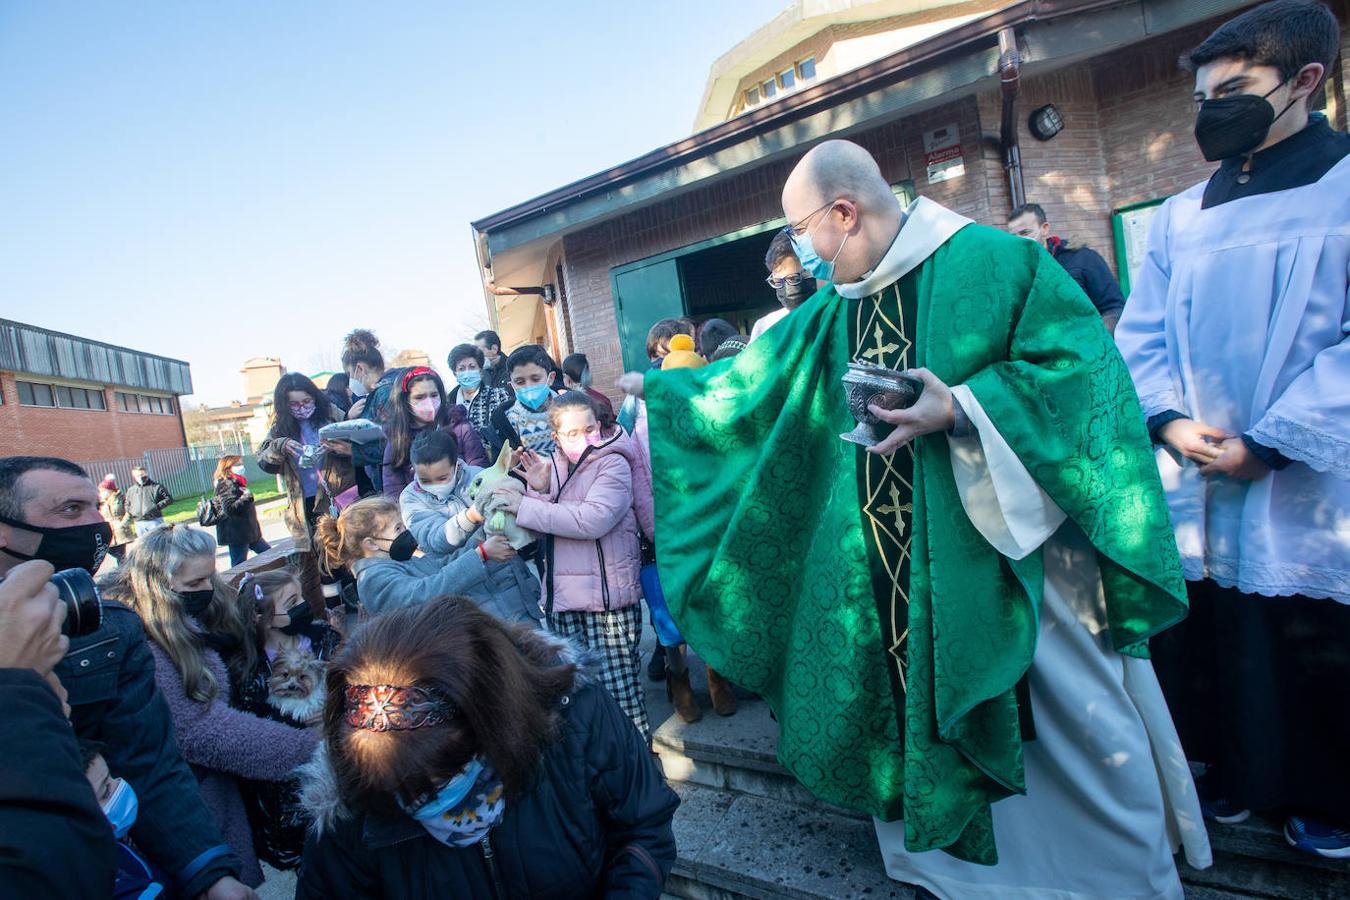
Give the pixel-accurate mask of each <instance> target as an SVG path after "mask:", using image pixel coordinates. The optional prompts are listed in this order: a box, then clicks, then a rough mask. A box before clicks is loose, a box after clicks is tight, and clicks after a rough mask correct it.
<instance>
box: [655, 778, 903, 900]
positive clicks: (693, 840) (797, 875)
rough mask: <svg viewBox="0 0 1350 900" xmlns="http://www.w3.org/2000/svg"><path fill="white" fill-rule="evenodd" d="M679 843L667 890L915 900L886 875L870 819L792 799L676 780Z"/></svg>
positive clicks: (717, 898)
mask: <svg viewBox="0 0 1350 900" xmlns="http://www.w3.org/2000/svg"><path fill="white" fill-rule="evenodd" d="M671 786H672V787H673V788H674V789H675V791H676V793H678V794H679V795H680V800H681V801H682V803H681V806H680V811H679V813H678V814H677V815H676V817H675V841H676V845H677V846H678V847H679V848H680V850H679V852H680V855H679V859H678V860H677V861H676V863H675V870H674V872H673V874H672V876H671V879H670V881H669V882H667V884H666V892H667V893H669V894H671V895H673V896H676V897H685V898H690V900H729V898H742V897H750V898H755V900H778V898H791V900H819V898H838V897H866V898H876V900H910V898H913V897H914V896H915V892H914V889H913V888H911V887H908V886H907V885H903V884H900V883H898V882H895V881H891V880H890V879H889V878H887V877H886V872H885V869H884V868H883V867H882V864H881V853H880V851H879V850H878V849H877V839H876V832H875V831H873V829H872V823H871V822H870V821H867V820H863V819H858V818H856V817H851V816H839V815H836V814H835V813H832V812H829V811H825V810H820V809H809V808H807V807H804V806H798V805H795V804H792V803H784V802H782V801H779V800H771V799H767V798H764V797H752V796H748V795H745V794H735V793H731V792H728V791H721V790H715V789H712V788H707V787H703V786H701V785H697V784H687V783H685V784H681V783H675V784H673V785H671Z"/></svg>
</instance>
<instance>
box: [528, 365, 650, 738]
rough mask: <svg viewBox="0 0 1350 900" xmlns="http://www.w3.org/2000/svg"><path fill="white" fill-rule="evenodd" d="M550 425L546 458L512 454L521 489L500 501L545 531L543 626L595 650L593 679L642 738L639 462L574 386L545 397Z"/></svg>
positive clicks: (627, 441) (646, 507)
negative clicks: (551, 447) (597, 668)
mask: <svg viewBox="0 0 1350 900" xmlns="http://www.w3.org/2000/svg"><path fill="white" fill-rule="evenodd" d="M549 424H550V425H551V426H552V428H553V437H554V440H556V441H557V446H558V449H557V450H556V451H554V453H553V454H552V455H551V456H539V455H538V454H535V453H533V452H532V451H529V450H523V451H521V452H520V464H519V470H520V471H521V472H522V473H523V474H524V475H525V478H526V481H527V483H528V484H529V489H528V490H527V491H526V493H525V495H524V496H523V497H522V496H521V495H520V494H518V493H515V492H512V491H510V490H504V491H503V492H502V496H503V498H504V499H505V507H504V508H505V509H507V510H508V511H510V512H514V513H515V514H516V518H517V520H518V521H519V523H520V524H521V525H522V526H524V527H526V528H529V529H530V530H532V531H536V532H538V533H540V534H543V535H547V536H548V539H547V541H546V545H545V546H546V550H545V554H546V555H545V559H546V573H545V578H544V582H543V589H542V593H543V606H544V610H545V613H546V615H547V616H548V618H549V621H550V622H551V623H552V624H551V627H552V628H553V630H554V631H555V632H557V633H558V634H561V635H565V636H566V637H568V638H571V639H572V640H574V641H576V642H577V643H579V644H582V645H584V646H586V647H588V648H589V649H591V650H592V651H594V652H596V653H598V654H599V655H600V656H601V658H602V660H603V668H602V671H601V681H602V682H603V683H604V685H605V687H606V688H607V689H608V690H609V692H610V693H611V694H613V695H614V699H615V700H617V701H618V702H619V706H620V707H621V708H622V709H623V711H624V712H625V713H627V714H628V717H629V718H630V719H632V720H633V724H634V725H636V726H637V727H638V730H639V731H641V732H642V735H643V737H650V734H651V728H650V726H649V724H648V722H647V708H646V705H645V700H644V697H643V692H642V679H641V678H640V672H641V658H640V656H639V651H638V641H639V639H640V638H641V636H642V611H641V607H640V605H639V601H640V600H641V599H642V583H641V579H640V571H641V568H642V559H641V555H640V551H639V547H638V520H639V516H641V517H642V518H643V519H644V520H645V521H646V522H648V523H649V522H650V521H651V494H650V492H638V503H637V504H635V502H634V499H635V498H634V490H633V481H634V478H635V477H638V478H640V477H641V476H642V473H643V472H644V471H645V460H642V459H641V453H642V451H641V449H640V448H639V447H638V445H637V444H636V442H634V441H633V439H632V438H630V437H629V436H628V435H626V434H624V432H623V429H621V428H615V429H613V430H612V431H610V432H609V433H602V431H601V428H600V423H599V419H598V417H597V415H596V410H595V403H594V402H593V401H592V400H591V399H590V398H589V397H587V396H586V395H585V394H582V393H580V392H576V391H573V392H569V393H567V394H564V395H563V396H561V397H559V398H558V399H556V400H554V401H553V404H552V406H551V407H550V408H549ZM639 504H640V505H641V508H639Z"/></svg>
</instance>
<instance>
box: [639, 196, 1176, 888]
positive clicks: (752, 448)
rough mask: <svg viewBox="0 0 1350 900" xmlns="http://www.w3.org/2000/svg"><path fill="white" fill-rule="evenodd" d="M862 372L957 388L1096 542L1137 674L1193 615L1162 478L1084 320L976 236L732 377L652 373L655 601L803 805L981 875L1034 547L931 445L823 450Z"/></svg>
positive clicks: (832, 295)
mask: <svg viewBox="0 0 1350 900" xmlns="http://www.w3.org/2000/svg"><path fill="white" fill-rule="evenodd" d="M917 202H918V203H919V204H924V203H927V202H928V201H922V200H921V201H917ZM929 205H930V207H932V206H933V205H932V204H929ZM912 209H913V207H911V210H912ZM944 212H945V211H944ZM948 215H951V214H948ZM912 219H913V217H912V216H911V220H910V221H909V222H907V227H908V225H910V224H914V223H913V221H912ZM902 235H903V232H902ZM854 358H860V359H863V360H865V361H868V362H879V363H881V364H883V365H888V366H892V367H897V368H898V367H903V366H905V365H910V366H924V367H927V368H928V369H931V370H932V371H933V373H934V374H935V375H937V377H938V378H940V379H942V380H943V381H944V382H945V383H947V384H949V385H956V384H965V385H967V386H968V387H969V388H970V389H971V391H972V392H973V393H974V395H975V397H976V398H977V399H978V401H979V403H980V405H981V406H982V407H983V409H984V411H985V413H986V414H987V415H988V417H989V419H990V420H991V422H992V423H993V425H994V427H995V428H997V429H998V432H999V434H1000V435H1002V437H1003V439H1004V440H1006V441H1007V443H1008V444H1009V446H1010V447H1011V448H1012V450H1013V451H1014V452H1015V453H1016V454H1017V456H1018V458H1019V459H1020V460H1021V461H1022V463H1023V464H1024V465H1025V467H1026V469H1027V470H1028V472H1029V473H1030V474H1031V475H1032V477H1033V478H1034V479H1035V480H1036V482H1037V483H1038V484H1039V485H1040V487H1041V489H1042V490H1044V491H1045V492H1046V494H1047V495H1049V497H1050V498H1051V499H1052V500H1053V501H1054V502H1055V503H1056V504H1057V505H1058V506H1059V507H1060V509H1062V510H1063V511H1064V512H1065V513H1066V514H1067V516H1068V517H1069V519H1071V520H1072V521H1073V522H1074V523H1075V524H1077V525H1078V527H1079V528H1081V529H1082V531H1083V533H1084V534H1086V535H1087V537H1088V538H1089V540H1091V541H1092V543H1093V545H1094V546H1095V547H1096V549H1097V563H1098V566H1099V568H1100V570H1101V576H1102V582H1103V587H1104V589H1105V598H1106V610H1107V615H1108V621H1109V626H1110V633H1109V640H1110V641H1111V643H1112V645H1113V646H1114V647H1115V648H1116V649H1117V650H1119V651H1120V652H1122V653H1128V654H1131V655H1136V656H1145V655H1147V639H1148V638H1149V637H1150V636H1151V635H1153V634H1156V633H1157V632H1158V631H1161V630H1162V629H1164V628H1166V627H1167V626H1168V625H1171V624H1173V623H1175V622H1176V621H1178V620H1180V619H1181V618H1182V617H1183V616H1184V615H1185V610H1186V606H1185V587H1184V583H1183V581H1182V577H1181V570H1180V565H1179V562H1178V558H1177V550H1176V543H1175V540H1174V538H1173V534H1172V528H1171V524H1170V522H1169V519H1168V514H1167V507H1166V503H1165V501H1164V498H1163V493H1162V486H1161V484H1160V482H1159V478H1158V469H1157V465H1156V464H1155V462H1154V459H1153V454H1152V450H1151V447H1150V443H1149V438H1148V434H1147V432H1146V429H1145V424H1144V420H1143V417H1142V414H1141V412H1140V408H1139V403H1138V400H1137V398H1136V396H1135V393H1134V388H1133V386H1132V384H1131V381H1130V376H1129V373H1128V372H1127V371H1126V369H1125V365H1124V363H1123V362H1122V360H1121V358H1120V355H1119V354H1118V353H1117V351H1116V348H1115V345H1114V343H1113V342H1112V340H1111V337H1110V335H1109V334H1108V333H1107V332H1106V330H1105V328H1103V327H1102V324H1101V320H1100V318H1099V317H1098V316H1097V314H1096V311H1095V310H1094V309H1093V307H1092V305H1091V303H1089V302H1088V300H1087V298H1086V297H1085V296H1084V295H1083V293H1082V291H1081V290H1080V289H1079V288H1078V286H1077V285H1076V284H1075V283H1074V282H1073V280H1072V279H1071V278H1070V277H1069V276H1068V274H1067V273H1066V272H1065V271H1064V269H1063V268H1062V267H1061V266H1060V265H1059V264H1058V263H1056V262H1055V261H1054V260H1053V259H1052V258H1051V257H1050V256H1049V255H1048V254H1046V253H1045V252H1044V250H1042V249H1041V248H1040V247H1038V246H1037V245H1035V244H1033V243H1031V242H1029V241H1025V240H1022V239H1020V238H1015V237H1012V236H1011V235H1007V234H1004V233H1003V232H999V231H994V230H992V229H989V228H984V227H981V226H978V225H967V226H966V227H964V228H961V229H960V230H959V231H956V233H955V234H954V235H953V236H951V237H950V238H949V239H948V240H947V241H946V242H945V243H943V244H942V245H941V246H939V247H938V248H937V249H936V251H935V252H933V253H932V254H931V255H930V256H928V257H927V258H926V259H925V260H924V261H923V262H922V263H920V264H918V265H917V267H916V268H913V269H912V270H910V271H909V272H908V274H905V275H904V276H903V277H902V278H900V279H899V281H898V282H896V283H895V284H893V285H890V286H887V287H886V288H884V289H882V290H880V292H879V293H877V294H874V295H873V296H871V297H864V298H861V299H860V300H848V299H846V298H844V297H842V296H840V295H839V294H838V293H837V291H836V290H835V289H834V288H832V287H831V288H827V289H825V290H822V291H821V292H819V293H818V294H816V296H815V297H813V298H812V299H811V300H809V301H808V302H807V303H806V304H805V305H803V306H802V307H800V308H799V309H797V310H795V311H794V312H793V313H792V314H791V315H789V316H787V317H786V318H785V319H783V320H782V321H781V322H779V323H778V324H777V325H775V326H774V327H773V328H772V329H770V330H769V331H768V332H767V333H766V334H765V335H764V336H763V337H761V338H759V339H758V340H756V341H755V342H754V343H752V344H751V345H750V346H749V348H748V349H746V350H745V351H743V352H742V353H741V354H740V355H739V356H737V357H734V358H733V359H730V360H725V361H722V362H719V363H714V364H712V365H709V366H707V367H705V368H702V369H677V370H673V371H668V372H660V371H657V372H651V373H649V374H648V375H647V377H646V382H645V393H646V399H647V417H648V428H649V435H650V441H651V454H652V471H653V479H654V484H655V494H656V538H657V546H658V547H659V566H660V573H661V582H662V586H663V588H664V591H665V594H666V598H667V601H668V603H669V604H670V609H671V612H672V613H673V614H674V617H675V620H676V621H677V622H678V624H679V626H680V628H681V630H682V631H683V633H684V636H685V637H686V638H687V639H688V641H689V643H690V645H691V646H692V647H693V648H694V649H695V650H696V651H697V652H698V653H699V654H700V655H701V656H702V657H703V658H704V659H706V660H707V662H708V663H709V665H711V666H712V667H713V668H715V669H717V670H718V671H719V672H721V673H723V674H725V675H726V676H727V677H728V678H730V679H731V680H732V681H734V682H736V683H738V684H741V685H743V686H744V687H746V688H748V689H750V690H752V691H755V692H757V693H759V694H760V695H762V696H763V697H764V698H765V699H766V701H767V702H768V703H769V705H770V707H771V708H772V709H773V711H774V713H775V714H776V715H777V717H778V721H779V726H780V729H781V735H780V739H779V746H778V755H779V759H780V760H781V762H782V763H783V765H784V766H786V767H787V768H788V769H789V770H790V771H791V772H792V773H793V774H794V775H795V776H796V777H797V778H798V779H799V780H800V781H801V782H802V783H803V784H804V785H805V786H806V787H807V788H809V789H810V790H811V791H812V792H813V793H814V794H815V795H816V796H818V797H819V798H821V799H822V800H825V801H828V802H831V803H834V804H837V805H840V806H846V807H851V808H854V809H859V810H863V811H866V812H868V813H871V814H873V815H876V816H878V817H880V818H882V819H885V820H888V821H894V820H895V819H897V818H901V817H903V818H904V820H905V843H906V847H907V848H908V849H909V850H911V851H923V850H932V849H939V848H940V849H945V850H947V851H949V852H951V853H952V854H954V855H956V856H958V857H960V858H962V859H967V860H971V861H974V862H981V863H990V864H992V863H994V862H995V861H996V860H997V854H996V852H995V848H994V836H993V827H992V819H991V816H990V804H991V803H992V802H994V801H996V800H999V799H1001V798H1003V797H1006V796H1009V795H1010V794H1013V793H1022V792H1024V791H1025V778H1024V774H1023V769H1022V733H1021V728H1020V722H1019V712H1020V711H1019V706H1018V699H1017V691H1016V686H1017V683H1018V681H1019V680H1020V679H1021V678H1022V677H1023V676H1024V675H1025V674H1026V672H1027V670H1028V668H1029V666H1030V664H1031V660H1032V657H1033V655H1034V654H1035V650H1036V637H1037V610H1038V605H1039V602H1040V596H1041V591H1042V587H1043V569H1042V564H1041V551H1039V550H1037V551H1036V552H1034V553H1032V554H1031V555H1029V556H1027V557H1026V558H1025V559H1022V560H1020V561H1013V560H1010V559H1008V558H1006V557H1004V556H1002V555H1001V554H999V553H998V552H997V551H996V550H995V549H994V548H993V547H992V546H990V545H989V544H988V543H987V542H986V541H985V539H984V538H983V536H981V535H980V533H979V532H978V531H977V530H976V529H975V527H974V525H972V524H971V522H970V520H969V519H968V518H967V516H966V514H965V511H964V509H963V508H962V506H961V500H960V497H959V495H958V493H957V489H956V483H955V480H954V478H953V475H952V468H951V462H950V457H949V448H948V444H947V440H946V437H945V436H944V435H942V434H934V435H928V436H925V437H922V438H919V439H918V440H917V441H915V442H914V444H913V447H912V448H907V449H906V450H904V451H901V452H898V453H896V454H894V455H893V456H892V457H890V458H889V459H882V458H878V457H876V456H875V455H869V454H867V453H865V452H864V451H862V450H861V449H860V448H858V447H857V446H855V445H853V444H850V443H847V442H845V441H843V440H840V438H839V435H840V433H842V432H845V431H848V430H851V428H852V427H853V425H854V422H853V419H852V417H851V416H850V415H849V412H848V408H847V406H846V404H845V398H844V390H843V387H842V384H841V382H840V378H841V377H842V376H843V374H844V371H845V368H846V366H847V364H848V362H849V361H850V360H852V359H854Z"/></svg>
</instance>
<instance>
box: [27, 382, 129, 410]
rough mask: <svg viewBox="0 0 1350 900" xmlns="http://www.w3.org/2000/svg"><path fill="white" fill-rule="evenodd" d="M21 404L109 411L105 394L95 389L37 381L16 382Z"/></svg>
mask: <svg viewBox="0 0 1350 900" xmlns="http://www.w3.org/2000/svg"><path fill="white" fill-rule="evenodd" d="M15 386H16V387H17V388H18V389H19V402H20V403H22V404H23V405H24V406H56V407H60V408H61V409H107V404H106V402H105V401H104V399H103V392H102V391H100V390H95V389H93V388H82V387H70V386H69V385H64V384H55V385H53V384H40V383H38V382H36V381H16V382H15Z"/></svg>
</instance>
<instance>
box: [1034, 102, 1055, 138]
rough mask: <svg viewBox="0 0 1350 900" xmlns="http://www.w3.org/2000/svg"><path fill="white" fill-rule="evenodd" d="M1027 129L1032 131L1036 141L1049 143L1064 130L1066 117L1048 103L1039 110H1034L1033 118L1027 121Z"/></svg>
mask: <svg viewBox="0 0 1350 900" xmlns="http://www.w3.org/2000/svg"><path fill="white" fill-rule="evenodd" d="M1027 128H1028V129H1030V130H1031V136H1032V137H1034V138H1035V139H1036V140H1038V141H1048V140H1050V139H1051V138H1052V137H1054V136H1055V135H1057V134H1059V133H1060V132H1061V131H1063V130H1064V117H1063V116H1061V115H1060V114H1059V110H1057V109H1055V107H1054V104H1052V103H1047V104H1045V105H1044V106H1042V107H1040V108H1039V109H1034V110H1032V112H1031V118H1029V119H1027Z"/></svg>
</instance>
